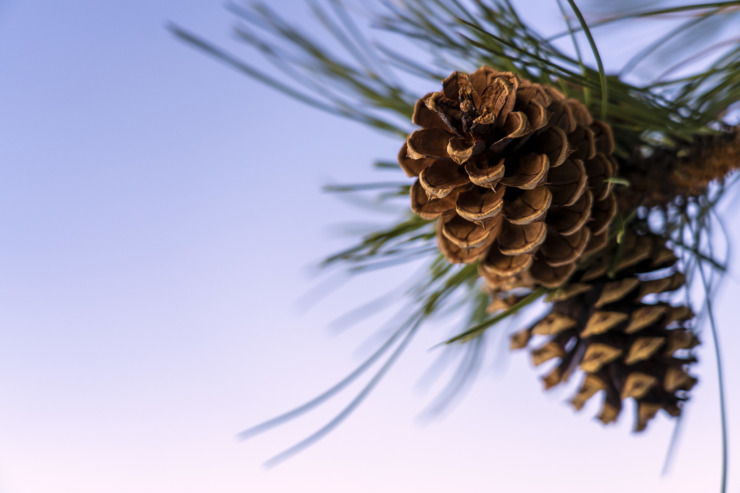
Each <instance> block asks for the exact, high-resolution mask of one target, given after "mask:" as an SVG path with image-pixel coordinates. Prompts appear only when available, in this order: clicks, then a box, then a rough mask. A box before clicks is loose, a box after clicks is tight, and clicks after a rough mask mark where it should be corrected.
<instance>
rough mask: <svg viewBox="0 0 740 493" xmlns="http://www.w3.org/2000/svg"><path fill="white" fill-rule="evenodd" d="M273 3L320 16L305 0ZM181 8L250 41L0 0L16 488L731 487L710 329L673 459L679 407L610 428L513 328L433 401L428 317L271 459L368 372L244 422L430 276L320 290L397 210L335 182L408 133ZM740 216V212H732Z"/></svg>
mask: <svg viewBox="0 0 740 493" xmlns="http://www.w3.org/2000/svg"><path fill="white" fill-rule="evenodd" d="M543 3H545V2H543ZM526 5H528V6H532V5H534V3H533V2H528V3H527V4H526ZM554 5H555V4H554V3H553V5H550V4H549V3H547V6H546V8H544V10H543V11H544V12H557V10H556V7H554ZM274 7H275V8H276V9H277V10H278V11H281V12H284V13H286V14H287V15H289V16H294V18H300V17H299V16H301V15H303V12H305V8H304V6H303V2H302V1H300V0H290V1H286V0H280V1H279V2H275V3H274ZM547 9H551V10H547ZM168 21H174V22H177V23H178V24H180V25H182V26H185V27H187V28H189V29H191V30H193V31H195V32H197V33H199V34H201V35H203V36H204V37H206V38H208V39H211V40H214V41H217V42H221V43H224V44H226V45H228V46H230V47H231V48H232V49H234V50H235V51H237V52H238V47H237V46H236V45H235V44H233V41H231V40H230V28H231V25H232V24H231V23H232V18H231V17H230V15H229V14H227V13H226V12H225V11H224V9H223V8H222V5H221V2H220V1H218V2H214V1H209V0H191V1H188V2H178V1H175V0H146V1H145V0H131V1H129V2H113V1H108V2H101V1H93V0H69V1H66V2H52V1H42V0H35V1H34V0H24V1H21V0H6V1H4V2H0V232H1V234H2V236H1V238H2V239H0V492H2V493H48V492H62V493H66V492H69V493H124V492H125V493H130V492H137V493H150V492H151V493H162V492H170V491H172V492H178V493H190V492H224V493H229V492H265V493H268V492H270V493H273V492H293V491H322V492H346V491H353V492H355V491H356V492H365V491H367V492H375V491H391V492H395V491H424V492H448V491H475V492H477V491H486V492H487V491H502V492H520V491H521V492H528V491H548V492H592V491H599V492H607V493H609V492H623V491H638V492H641V491H645V492H658V491H666V492H668V491H670V492H672V493H682V492H692V493H693V492H699V491H716V490H717V489H718V485H719V473H720V433H719V430H720V429H719V411H718V407H717V406H718V404H717V402H718V401H717V390H716V387H717V386H716V376H715V367H714V359H713V355H712V351H711V346H710V342H711V341H710V337H709V334H708V332H705V333H704V335H703V339H704V341H705V346H704V347H703V348H702V349H701V350H700V352H699V357H700V359H701V362H700V364H699V365H698V367H697V369H696V373H697V374H698V375H699V377H700V384H699V385H698V386H697V387H696V389H695V391H694V392H693V400H692V402H691V404H690V406H688V407H687V410H686V413H685V420H684V423H683V425H684V426H683V430H684V431H683V434H682V439H681V441H680V443H679V446H678V448H677V450H676V456H675V460H674V463H673V467H672V469H671V472H670V474H669V475H667V476H663V477H661V475H660V472H661V467H662V463H663V459H664V456H665V452H666V450H667V447H668V443H669V441H670V436H671V433H672V431H673V426H672V422H671V421H670V420H669V419H666V418H665V417H662V416H661V417H660V418H658V419H656V420H655V421H654V422H652V423H651V426H650V427H649V429H648V431H647V432H646V433H644V434H642V435H639V436H635V435H633V434H632V433H631V432H630V428H631V426H632V419H631V418H632V416H631V415H630V414H631V409H629V408H628V409H627V410H625V413H624V415H623V416H622V419H621V420H620V423H619V424H618V425H616V426H612V427H609V428H603V427H602V426H600V424H598V423H597V422H595V421H594V420H593V418H592V416H593V415H594V414H595V413H596V412H597V408H598V402H596V401H598V400H599V399H594V402H592V403H590V405H589V406H587V408H586V410H585V411H584V412H582V413H581V414H575V413H573V412H572V411H571V409H570V408H569V407H568V406H567V405H566V404H565V403H564V401H565V399H566V398H567V397H568V395H569V391H556V392H552V393H548V394H545V393H543V392H542V391H541V390H540V383H539V382H538V380H537V377H536V372H535V371H533V370H532V368H530V365H529V362H528V358H527V356H526V355H525V354H524V353H521V354H516V355H507V354H506V352H505V351H504V350H503V348H501V347H500V345H497V344H495V342H496V341H491V342H492V343H493V344H492V345H491V347H490V350H489V354H488V359H487V360H486V362H485V365H484V368H483V375H482V377H481V378H480V380H479V382H478V383H477V384H476V385H475V386H474V387H473V389H472V391H471V392H470V393H469V394H468V395H467V397H466V399H465V400H463V401H461V402H460V403H459V405H457V406H456V407H455V408H454V409H453V410H452V411H451V412H449V413H448V414H446V415H445V416H444V417H443V418H440V419H436V420H424V419H420V418H419V415H420V413H421V412H422V411H423V409H424V408H425V406H426V405H427V404H428V403H430V402H431V401H432V400H433V397H434V395H435V394H434V391H435V390H438V389H439V388H440V383H437V384H434V385H432V386H431V390H430V391H428V392H424V391H423V390H422V389H421V387H420V385H419V381H420V379H421V377H422V376H423V375H424V373H425V372H426V371H427V370H428V369H429V367H430V366H431V365H432V363H433V362H434V361H435V359H436V357H437V354H436V352H439V351H436V352H435V351H430V350H429V348H430V347H431V346H433V345H434V344H436V343H438V342H439V341H441V340H442V339H443V338H444V337H445V336H446V335H449V334H450V333H452V332H453V331H454V330H455V329H456V328H459V327H460V325H459V324H458V322H457V321H456V320H445V321H442V322H439V323H432V324H429V325H428V326H425V328H424V330H423V331H422V333H421V334H420V335H419V337H418V338H417V339H416V340H415V341H414V343H413V344H412V346H411V347H410V348H409V350H408V351H407V353H406V354H405V355H404V357H403V358H402V359H401V361H400V362H399V363H398V364H397V365H396V367H395V368H394V369H393V371H392V372H391V373H390V375H389V376H388V378H387V379H386V380H385V381H384V382H383V383H382V384H381V385H380V386H379V387H378V388H377V389H376V390H375V391H374V392H373V394H372V395H371V396H370V397H369V398H368V400H367V401H366V402H365V403H363V405H362V406H360V407H359V409H358V410H357V411H356V412H355V413H354V414H353V415H352V416H351V417H350V418H349V419H348V420H347V421H346V422H345V423H344V424H343V425H342V426H340V427H339V428H338V429H337V430H335V431H334V432H333V433H332V434H330V435H329V436H328V437H327V438H326V439H324V440H323V441H321V442H320V443H319V444H317V445H316V446H314V447H312V448H311V449H309V450H307V451H306V452H304V453H302V454H300V455H298V456H296V457H295V458H293V459H292V460H290V461H289V462H287V463H285V464H283V465H281V466H279V467H277V468H274V469H272V470H269V471H266V470H264V469H263V468H262V467H261V464H262V462H263V461H265V460H266V459H268V458H270V457H271V456H272V455H274V454H275V453H278V452H280V451H281V450H283V449H284V448H286V447H288V446H289V445H291V444H293V443H295V442H296V441H298V440H299V439H301V438H303V437H304V436H306V435H308V434H309V433H310V432H312V431H314V430H315V429H317V427H319V426H320V425H321V424H322V423H324V422H325V421H327V420H328V419H330V418H331V417H332V416H333V415H334V413H336V412H337V411H338V410H339V409H341V407H342V406H343V405H344V404H346V403H347V402H348V401H349V400H350V397H351V395H353V393H354V392H357V391H358V390H359V387H353V388H351V389H349V393H347V394H345V395H343V396H340V397H339V398H338V399H337V400H336V401H334V402H331V403H329V404H328V405H327V406H326V407H324V408H321V409H319V410H317V411H316V412H314V413H313V414H311V415H307V416H305V417H304V418H303V419H301V420H299V421H297V422H295V423H291V424H290V425H287V426H286V427H284V428H281V429H277V430H275V431H273V432H270V433H267V434H265V435H262V436H260V437H258V438H255V439H253V440H252V441H248V442H245V443H240V442H238V441H237V440H236V438H235V436H236V434H237V433H238V432H239V431H241V430H242V429H244V428H246V427H248V426H250V425H253V424H256V423H258V422H260V421H262V420H264V419H267V418H270V417H272V416H275V415H276V414H278V413H280V412H282V411H285V410H287V409H289V408H291V407H293V406H295V405H297V404H299V403H301V402H303V401H304V400H307V399H309V398H311V397H313V396H315V395H316V394H317V393H319V392H320V391H322V390H324V389H325V388H326V387H328V386H329V385H331V384H332V383H334V382H335V381H336V380H338V379H339V378H340V377H342V376H344V375H345V374H347V373H348V372H349V371H351V370H352V369H353V368H354V366H356V365H357V364H358V363H359V362H361V361H362V359H363V357H365V356H367V355H368V354H369V353H370V352H371V351H372V350H373V349H374V347H375V346H376V345H377V344H378V342H379V340H380V339H379V337H378V336H377V333H378V328H379V327H381V326H382V325H383V324H384V323H385V320H386V319H387V317H388V316H389V315H387V314H385V313H378V314H377V316H374V317H371V318H369V319H368V320H366V321H365V322H362V323H360V324H358V325H357V326H356V327H354V328H352V329H351V330H348V331H345V332H342V333H341V334H338V333H337V331H332V329H331V328H330V327H331V323H332V321H333V320H334V319H336V318H337V317H339V316H340V315H342V314H343V313H345V312H346V311H347V310H349V309H350V308H352V307H354V306H357V305H358V304H360V303H361V302H362V301H364V300H368V299H371V298H373V297H375V296H377V295H380V294H382V293H384V292H385V291H387V290H388V289H390V288H393V287H396V286H398V285H399V284H401V283H403V282H404V281H405V280H406V279H407V278H408V276H410V275H411V273H412V272H413V271H414V268H415V267H414V266H409V267H403V268H397V269H391V270H389V271H384V272H378V273H374V274H372V275H369V276H367V277H362V278H358V279H356V280H354V281H353V282H351V283H349V284H346V285H342V287H341V289H338V290H333V291H332V293H330V294H329V295H328V296H326V297H324V298H317V297H311V296H309V297H306V296H304V295H305V294H306V293H308V292H309V291H311V290H312V288H315V287H316V286H317V285H318V286H323V287H324V289H328V288H327V286H328V285H329V284H330V283H331V281H327V280H326V279H332V278H331V277H330V276H329V277H327V276H324V275H319V274H318V273H317V271H316V270H315V269H312V268H311V266H312V265H314V264H315V263H316V261H318V260H319V259H321V258H322V257H324V256H325V255H327V254H329V253H331V252H333V251H335V250H337V249H338V248H340V247H342V246H346V245H347V244H348V243H349V242H350V241H351V239H349V238H347V237H341V236H339V235H338V234H337V231H338V230H339V229H341V228H338V227H337V224H351V223H361V222H363V223H364V222H367V221H371V220H382V219H384V217H383V216H377V215H373V214H371V213H370V212H368V211H364V210H362V209H360V208H357V207H353V206H350V205H348V203H347V202H344V201H341V200H339V199H338V198H337V197H335V196H331V195H327V194H323V193H321V192H320V187H321V186H322V185H323V184H325V183H327V182H331V181H342V182H361V181H369V180H373V181H377V180H378V179H379V178H383V179H386V178H385V176H384V175H380V176H379V175H378V173H379V172H372V171H371V170H370V164H371V163H372V161H374V160H376V159H393V158H394V157H395V155H396V152H397V149H398V146H399V145H400V142H399V141H398V140H395V139H391V138H388V137H384V136H380V135H378V134H377V133H375V132H373V131H371V130H368V129H366V128H364V127H362V126H360V125H357V124H353V123H348V122H346V121H343V120H340V119H337V118H335V117H331V116H328V115H325V114H322V113H320V112H318V111H316V110H313V109H310V108H307V107H304V106H302V105H300V104H298V103H296V102H294V101H292V100H289V99H287V98H286V97H284V96H282V95H280V94H278V93H276V92H275V91H273V90H271V89H270V88H267V87H263V86H260V85H259V84H257V83H256V82H253V81H252V80H249V79H247V78H245V77H243V76H242V75H240V74H238V73H236V72H235V71H233V70H230V69H229V68H227V67H224V66H222V65H220V64H218V63H215V62H214V61H213V60H211V59H209V58H207V57H205V56H203V55H202V54H200V53H198V52H196V51H194V50H192V49H190V48H189V47H187V46H186V45H184V44H183V43H181V42H179V41H176V40H175V39H174V38H173V37H172V36H171V35H170V34H169V33H168V32H167V31H166V29H165V25H166V23H167V22H168ZM317 35H318V33H317ZM631 41H634V40H631ZM244 53H245V56H247V57H250V56H253V55H250V54H249V52H247V51H245V52H244ZM252 61H253V62H254V63H257V64H259V63H260V62H259V61H258V60H256V59H252ZM433 89H434V88H433V87H423V88H421V87H420V88H419V94H420V95H421V94H423V93H425V92H427V91H428V90H433ZM409 128H410V127H409ZM385 173H389V172H385ZM388 176H390V179H400V178H401V173H396V174H394V173H389V174H388ZM735 205H737V203H735ZM728 207H729V205H728V206H727V207H725V209H727V208H728ZM724 217H725V218H726V221H727V225H728V227H729V229H730V230H731V231H736V230H738V226H740V222H739V221H740V218H738V217H737V215H736V214H734V213H733V210H729V211H726V213H725V215H724ZM734 241H735V244H736V245H740V238H738V235H737V234H735V235H734ZM739 272H740V270H739V269H738V266H737V264H733V266H732V269H731V271H730V273H729V275H728V276H727V279H726V281H725V284H724V289H723V291H722V292H721V294H720V295H719V296H718V297H717V298H716V307H717V315H718V322H719V326H720V329H721V335H722V338H723V340H722V342H723V345H724V347H725V350H724V356H725V369H726V382H727V383H726V385H727V391H728V410H729V420H730V437H729V438H730V441H731V445H732V447H733V448H732V450H731V455H730V461H731V462H730V474H731V477H730V485H731V487H730V491H740V490H738V488H740V456H738V454H739V453H740V445H738V443H740V431H739V430H740V428H738V426H740V391H738V389H739V388H740V361H739V360H738V358H737V357H736V356H735V354H736V352H737V348H738V347H740V335H739V334H738V331H737V327H736V325H737V320H738V313H739V312H738V311H737V301H736V300H737V297H738V293H740V284H739V281H738V279H739V277H738V273H739ZM322 280H323V281H322ZM301 300H302V301H301ZM307 307H310V309H307ZM497 330H499V331H502V330H503V329H497ZM501 335H503V334H501ZM733 349H734V350H733Z"/></svg>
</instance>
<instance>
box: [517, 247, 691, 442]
mask: <svg viewBox="0 0 740 493" xmlns="http://www.w3.org/2000/svg"><path fill="white" fill-rule="evenodd" d="M616 255H617V254H616V253H615V252H614V251H613V250H610V251H608V252H605V253H603V254H602V255H601V256H596V258H594V259H592V260H589V261H588V262H587V265H584V266H583V267H580V268H579V270H578V271H577V272H576V273H575V274H574V276H573V278H572V279H571V281H570V282H569V283H568V284H567V285H566V286H564V287H563V288H562V289H561V290H559V292H558V291H556V294H555V295H554V296H553V298H554V299H553V301H554V302H555V303H554V304H553V306H552V309H551V310H550V312H549V313H548V314H547V315H546V316H545V317H543V318H542V319H540V320H539V321H537V322H536V323H535V324H533V325H532V326H531V327H530V328H528V329H526V330H524V331H521V332H518V333H516V334H514V335H513V336H512V339H511V347H512V349H520V348H524V347H527V346H528V345H529V343H530V340H531V339H534V341H535V342H536V346H537V348H536V349H534V350H533V351H532V361H533V363H534V364H535V365H540V364H543V363H545V362H546V361H549V360H552V359H554V360H556V361H557V364H555V366H553V367H552V369H551V370H550V372H549V373H547V374H546V375H545V376H544V377H543V378H542V379H543V381H544V384H545V388H547V389H549V388H551V387H553V386H555V385H558V384H559V383H561V382H564V381H566V380H567V379H568V378H569V377H570V376H571V374H572V373H573V372H574V371H575V370H576V369H577V368H578V369H580V370H582V372H584V373H585V375H584V378H583V381H582V384H581V387H580V389H579V390H578V392H577V393H576V395H575V396H574V397H573V399H572V400H571V403H572V404H573V406H574V407H575V408H576V409H578V410H580V409H581V408H582V407H583V405H584V404H585V403H586V401H587V400H588V399H590V398H591V397H592V396H593V395H594V394H596V393H597V392H600V391H604V400H603V404H602V408H601V412H600V413H599V415H598V418H599V419H600V420H601V421H602V422H603V423H605V424H607V423H610V422H613V421H616V420H617V417H618V416H619V413H620V411H621V409H622V407H623V401H624V400H626V399H629V398H632V399H634V400H635V401H636V406H635V407H636V411H637V417H636V422H635V430H636V431H642V430H644V429H645V427H646V425H647V422H648V421H649V420H650V419H652V418H653V417H654V416H655V414H656V413H657V412H658V411H660V410H661V409H663V410H664V411H666V412H667V413H668V414H669V415H671V416H678V415H679V414H680V412H681V407H682V405H683V402H684V401H685V400H686V399H687V395H686V394H687V391H688V390H690V389H691V388H692V387H693V386H694V384H695V383H696V378H694V377H693V376H691V375H689V373H688V366H689V365H690V364H692V363H695V362H696V359H695V358H694V357H693V356H691V355H690V354H689V350H690V349H691V348H693V347H694V346H696V345H697V344H699V340H698V339H697V338H696V336H695V335H694V333H693V332H692V331H691V330H689V329H688V328H686V324H687V322H689V321H691V320H692V319H693V318H694V314H693V313H692V312H691V310H690V309H689V308H688V307H686V306H672V305H671V304H669V303H667V302H666V301H665V300H663V298H664V296H661V295H664V294H666V293H669V292H671V291H675V290H676V289H679V288H680V287H682V286H684V283H685V278H684V276H683V274H681V273H680V272H678V271H677V270H676V269H675V263H676V257H675V256H674V255H673V252H671V250H669V249H668V248H667V247H666V246H665V240H663V239H662V238H660V237H657V236H653V235H635V234H633V235H631V236H628V237H627V238H626V240H625V244H624V246H623V250H622V254H621V256H619V257H617V256H616ZM610 273H611V274H612V275H611V276H610ZM542 342H544V344H542Z"/></svg>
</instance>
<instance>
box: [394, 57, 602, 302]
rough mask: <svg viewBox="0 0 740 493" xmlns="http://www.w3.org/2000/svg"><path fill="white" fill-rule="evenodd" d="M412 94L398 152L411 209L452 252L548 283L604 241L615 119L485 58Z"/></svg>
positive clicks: (501, 286) (503, 278)
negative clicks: (408, 179)
mask: <svg viewBox="0 0 740 493" xmlns="http://www.w3.org/2000/svg"><path fill="white" fill-rule="evenodd" d="M442 86H443V89H442V92H433V93H429V94H427V95H426V96H424V97H423V98H421V99H420V100H419V101H417V103H416V106H415V109H414V115H413V122H414V123H416V124H417V125H420V126H421V127H422V129H420V130H417V131H415V132H413V133H412V134H411V135H410V136H409V137H408V139H407V140H406V142H405V143H404V145H403V147H402V148H401V151H400V152H399V155H398V161H399V163H400V165H401V167H402V168H403V169H404V171H405V172H406V173H407V174H408V175H409V176H418V179H417V180H416V182H415V183H414V184H413V186H412V187H411V209H412V210H413V211H414V212H415V213H416V214H418V215H419V216H421V217H423V218H425V219H430V220H431V219H437V220H438V223H437V240H438V244H439V248H440V250H441V251H442V253H443V254H444V256H445V257H446V258H447V259H448V260H449V261H450V262H453V263H471V262H474V261H476V260H478V259H480V260H481V262H480V264H479V271H480V273H481V275H482V276H483V277H484V278H485V279H486V282H487V283H488V285H489V286H490V287H491V288H492V289H497V290H505V289H509V288H512V287H520V286H524V287H533V286H535V285H542V286H545V287H556V286H559V285H560V284H562V283H563V282H564V281H565V280H566V279H567V278H568V277H569V276H570V275H571V274H572V273H573V271H574V270H575V267H576V263H577V262H578V260H580V259H581V258H582V257H583V256H584V255H585V254H586V253H588V252H591V251H594V250H596V249H598V248H600V247H602V246H603V245H604V244H605V243H606V238H607V230H608V227H609V224H610V222H611V220H612V218H613V217H614V215H615V214H616V200H615V198H614V195H613V193H612V186H611V182H610V181H609V180H608V179H609V178H611V177H613V176H614V175H615V173H616V162H615V161H614V159H613V158H612V152H613V150H614V140H613V137H612V133H611V129H610V127H609V126H608V125H606V124H605V123H603V122H600V121H597V120H594V119H593V118H592V117H591V115H590V114H589V112H588V110H587V109H586V107H585V106H584V105H583V104H582V103H580V102H579V101H576V100H574V99H567V98H566V97H565V96H564V95H563V94H562V93H561V92H560V91H558V90H557V89H555V88H554V87H550V86H546V85H540V84H535V83H533V82H530V81H527V80H521V79H519V78H518V77H517V76H516V75H514V74H512V73H509V72H498V71H496V70H494V69H492V68H490V67H481V68H480V69H478V70H476V71H475V72H473V73H472V74H470V75H468V74H465V73H461V72H455V73H453V74H452V75H450V76H449V77H448V78H447V79H445V80H444V81H443V83H442Z"/></svg>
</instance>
